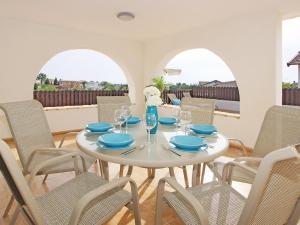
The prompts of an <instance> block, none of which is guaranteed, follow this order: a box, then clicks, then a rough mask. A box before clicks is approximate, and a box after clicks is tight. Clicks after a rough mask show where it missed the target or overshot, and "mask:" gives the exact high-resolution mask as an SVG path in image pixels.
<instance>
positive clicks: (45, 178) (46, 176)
mask: <svg viewBox="0 0 300 225" xmlns="http://www.w3.org/2000/svg"><path fill="white" fill-rule="evenodd" d="M47 178H48V174H46V175H45V177H44V179H43V182H42V183H43V184H44V183H46V180H47Z"/></svg>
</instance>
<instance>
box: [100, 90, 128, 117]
mask: <svg viewBox="0 0 300 225" xmlns="http://www.w3.org/2000/svg"><path fill="white" fill-rule="evenodd" d="M97 104H98V121H99V122H114V112H115V110H116V109H119V108H121V106H122V105H128V106H130V105H131V103H130V98H129V96H97Z"/></svg>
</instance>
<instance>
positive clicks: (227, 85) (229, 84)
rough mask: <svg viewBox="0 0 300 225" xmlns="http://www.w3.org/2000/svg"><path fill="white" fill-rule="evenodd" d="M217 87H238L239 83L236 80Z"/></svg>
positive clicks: (222, 83)
mask: <svg viewBox="0 0 300 225" xmlns="http://www.w3.org/2000/svg"><path fill="white" fill-rule="evenodd" d="M216 87H237V83H236V81H235V80H233V81H226V82H221V83H220V84H218V85H216Z"/></svg>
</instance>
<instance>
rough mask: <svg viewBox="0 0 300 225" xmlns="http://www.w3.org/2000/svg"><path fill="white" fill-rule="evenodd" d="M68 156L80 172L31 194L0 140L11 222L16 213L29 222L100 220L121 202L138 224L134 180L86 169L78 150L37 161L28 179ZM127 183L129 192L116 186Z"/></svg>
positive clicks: (60, 224) (46, 224)
mask: <svg viewBox="0 0 300 225" xmlns="http://www.w3.org/2000/svg"><path fill="white" fill-rule="evenodd" d="M70 159H71V160H72V161H73V162H74V169H75V170H76V171H78V172H82V173H81V174H80V175H78V176H76V177H75V178H74V179H72V180H70V181H68V182H66V183H64V184H63V185H61V186H58V187H56V188H55V189H53V190H51V191H50V192H47V193H46V194H44V195H42V196H40V197H37V198H35V197H34V195H33V193H32V192H31V190H30V188H29V185H28V183H27V181H26V180H25V177H24V176H23V175H22V173H21V171H20V169H19V168H18V165H17V162H16V160H15V159H14V156H13V155H12V153H11V152H10V149H9V147H8V146H7V145H6V144H5V143H4V142H3V141H2V140H1V141H0V170H1V172H2V174H3V175H4V178H5V179H6V181H7V183H8V185H9V187H10V189H11V191H12V193H13V194H14V196H15V198H16V201H17V208H16V210H15V213H14V216H13V218H12V221H11V224H15V221H16V219H17V216H18V214H19V213H22V214H23V216H24V217H25V219H26V220H27V222H28V224H32V225H33V224H35V225H64V224H66V225H67V224H69V225H76V224H82V225H88V224H90V225H94V224H99V223H101V224H102V223H104V222H106V221H107V220H109V219H110V218H111V217H112V216H113V215H115V214H116V213H117V212H118V211H119V210H120V209H121V208H122V207H123V206H128V207H131V208H132V209H133V211H134V216H135V223H136V224H141V222H140V214H139V209H138V195H137V187H136V184H135V182H134V181H133V180H131V179H130V178H128V177H123V178H120V179H116V180H113V181H111V182H108V181H106V180H104V179H102V178H101V177H98V176H96V175H95V174H93V173H89V172H87V171H86V166H85V160H84V159H83V158H82V155H81V154H80V153H78V152H71V153H68V154H65V155H62V156H59V157H56V158H53V159H51V160H48V161H45V162H43V163H41V164H39V165H38V166H37V167H35V168H34V169H33V170H32V173H31V175H30V179H29V180H30V181H32V179H33V178H34V177H35V175H36V174H38V173H39V172H40V171H42V172H43V173H47V171H48V170H49V169H51V168H52V167H53V166H54V167H55V166H56V165H61V164H63V163H64V162H68V161H69V160H70ZM80 159H81V160H80ZM80 162H82V163H80ZM79 164H80V165H82V166H81V168H82V170H80V168H79V167H78V166H77V165H79ZM30 183H31V182H29V184H30ZM127 183H130V186H131V193H129V192H127V191H125V190H123V189H121V188H120V187H121V186H124V185H126V184H127Z"/></svg>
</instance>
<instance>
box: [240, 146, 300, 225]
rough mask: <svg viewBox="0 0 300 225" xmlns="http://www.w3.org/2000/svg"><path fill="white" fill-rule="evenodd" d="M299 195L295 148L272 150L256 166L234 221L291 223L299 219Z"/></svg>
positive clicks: (245, 224)
mask: <svg viewBox="0 0 300 225" xmlns="http://www.w3.org/2000/svg"><path fill="white" fill-rule="evenodd" d="M299 198H300V154H299V152H298V151H297V150H296V149H295V148H294V147H286V148H284V149H280V150H276V151H273V152H271V153H269V154H268V155H267V156H266V157H264V158H263V160H262V162H261V164H260V166H259V168H258V172H257V175H256V177H255V180H254V183H253V185H252V188H251V191H250V194H249V196H248V199H247V201H246V205H245V207H244V209H243V212H242V214H241V217H240V221H239V223H238V225H254V224H257V225H260V224H264V225H268V224H270V225H282V224H292V223H291V219H292V220H293V221H294V222H295V220H296V219H297V220H298V219H299V215H300V209H299V207H297V203H299ZM296 210H297V211H296ZM296 216H298V218H296Z"/></svg>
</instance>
